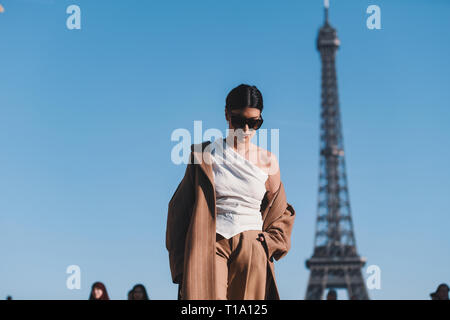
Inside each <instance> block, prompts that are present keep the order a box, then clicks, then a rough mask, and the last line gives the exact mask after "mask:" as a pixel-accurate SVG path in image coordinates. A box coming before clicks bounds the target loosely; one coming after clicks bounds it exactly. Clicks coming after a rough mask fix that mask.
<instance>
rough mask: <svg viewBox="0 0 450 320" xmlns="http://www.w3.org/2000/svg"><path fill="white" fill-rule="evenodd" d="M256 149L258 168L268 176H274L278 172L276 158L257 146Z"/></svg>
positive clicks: (278, 167)
mask: <svg viewBox="0 0 450 320" xmlns="http://www.w3.org/2000/svg"><path fill="white" fill-rule="evenodd" d="M256 148H257V153H258V165H259V167H260V168H262V169H263V170H264V171H266V172H267V174H268V175H269V176H270V175H276V174H277V173H278V172H279V171H280V166H279V163H278V158H277V156H276V155H275V154H274V153H272V152H270V151H269V150H266V149H264V148H261V147H259V146H256Z"/></svg>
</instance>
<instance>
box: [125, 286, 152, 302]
mask: <svg viewBox="0 0 450 320" xmlns="http://www.w3.org/2000/svg"><path fill="white" fill-rule="evenodd" d="M130 300H150V299H149V297H148V295H147V290H145V287H144V286H143V285H142V284H137V285H135V286H134V287H133V289H132V290H131V299H130Z"/></svg>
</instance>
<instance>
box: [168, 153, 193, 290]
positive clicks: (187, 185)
mask: <svg viewBox="0 0 450 320" xmlns="http://www.w3.org/2000/svg"><path fill="white" fill-rule="evenodd" d="M191 156H192V153H191ZM191 156H190V159H192V158H191ZM193 166H194V164H193V163H192V161H190V162H189V163H188V164H187V166H186V171H185V173H184V177H183V179H182V180H181V182H180V183H179V184H178V187H177V189H176V190H175V193H174V194H173V196H172V198H171V199H170V201H169V206H168V214H167V226H166V248H167V250H168V251H169V263H170V271H171V274H172V281H173V283H178V284H180V283H181V281H182V278H183V269H184V247H185V240H186V233H187V230H188V228H189V223H190V220H191V214H192V209H193V206H194V201H195V190H194V179H193Z"/></svg>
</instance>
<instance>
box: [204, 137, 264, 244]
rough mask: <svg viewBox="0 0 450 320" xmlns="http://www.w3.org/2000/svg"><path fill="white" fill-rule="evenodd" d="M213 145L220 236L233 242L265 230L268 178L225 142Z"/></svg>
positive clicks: (221, 139)
mask: <svg viewBox="0 0 450 320" xmlns="http://www.w3.org/2000/svg"><path fill="white" fill-rule="evenodd" d="M212 143H213V145H212V148H211V156H212V157H211V159H212V169H213V172H214V184H215V190H216V209H217V210H216V212H217V215H216V232H217V233H219V234H221V235H222V236H223V237H225V238H226V239H229V238H231V237H233V236H234V235H236V234H238V233H240V232H242V231H246V230H262V226H263V220H262V216H261V212H260V208H261V201H262V199H263V198H264V194H265V193H266V187H265V182H266V180H267V178H268V174H267V173H266V172H264V171H263V170H262V169H261V168H259V167H258V166H256V165H255V164H253V163H252V162H250V161H249V160H247V159H245V158H244V157H243V156H242V155H240V154H239V153H238V152H236V151H235V150H234V149H233V147H232V146H230V145H229V144H227V143H226V140H225V139H224V138H217V139H216V140H214V142H212Z"/></svg>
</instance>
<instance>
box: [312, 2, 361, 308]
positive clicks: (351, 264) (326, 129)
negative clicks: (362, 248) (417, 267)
mask: <svg viewBox="0 0 450 320" xmlns="http://www.w3.org/2000/svg"><path fill="white" fill-rule="evenodd" d="M339 45H340V42H339V39H338V37H337V34H336V30H335V29H334V28H332V27H331V25H330V24H329V22H328V7H327V6H326V7H325V23H324V25H323V26H322V27H321V28H320V30H319V35H318V38H317V49H318V51H319V52H320V56H321V60H322V101H321V103H322V106H321V127H320V132H321V133H320V174H319V196H318V203H317V220H316V233H315V241H314V253H313V255H312V257H311V258H310V259H308V260H307V261H306V267H307V268H308V269H309V270H310V276H309V282H308V287H307V290H306V297H305V299H307V300H320V299H323V294H324V291H325V290H326V289H346V290H347V293H348V296H349V297H350V298H352V299H363V300H366V299H369V296H368V294H367V289H366V286H365V283H364V279H363V276H362V271H361V270H362V267H363V266H364V265H365V259H364V258H362V257H360V256H359V255H358V253H357V250H356V242H355V235H354V231H353V222H352V215H351V211H350V199H349V192H348V184H347V174H346V170H345V157H344V143H343V137H342V125H341V116H340V110H339V101H338V89H337V79H336V65H335V57H336V51H337V49H338V47H339Z"/></svg>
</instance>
